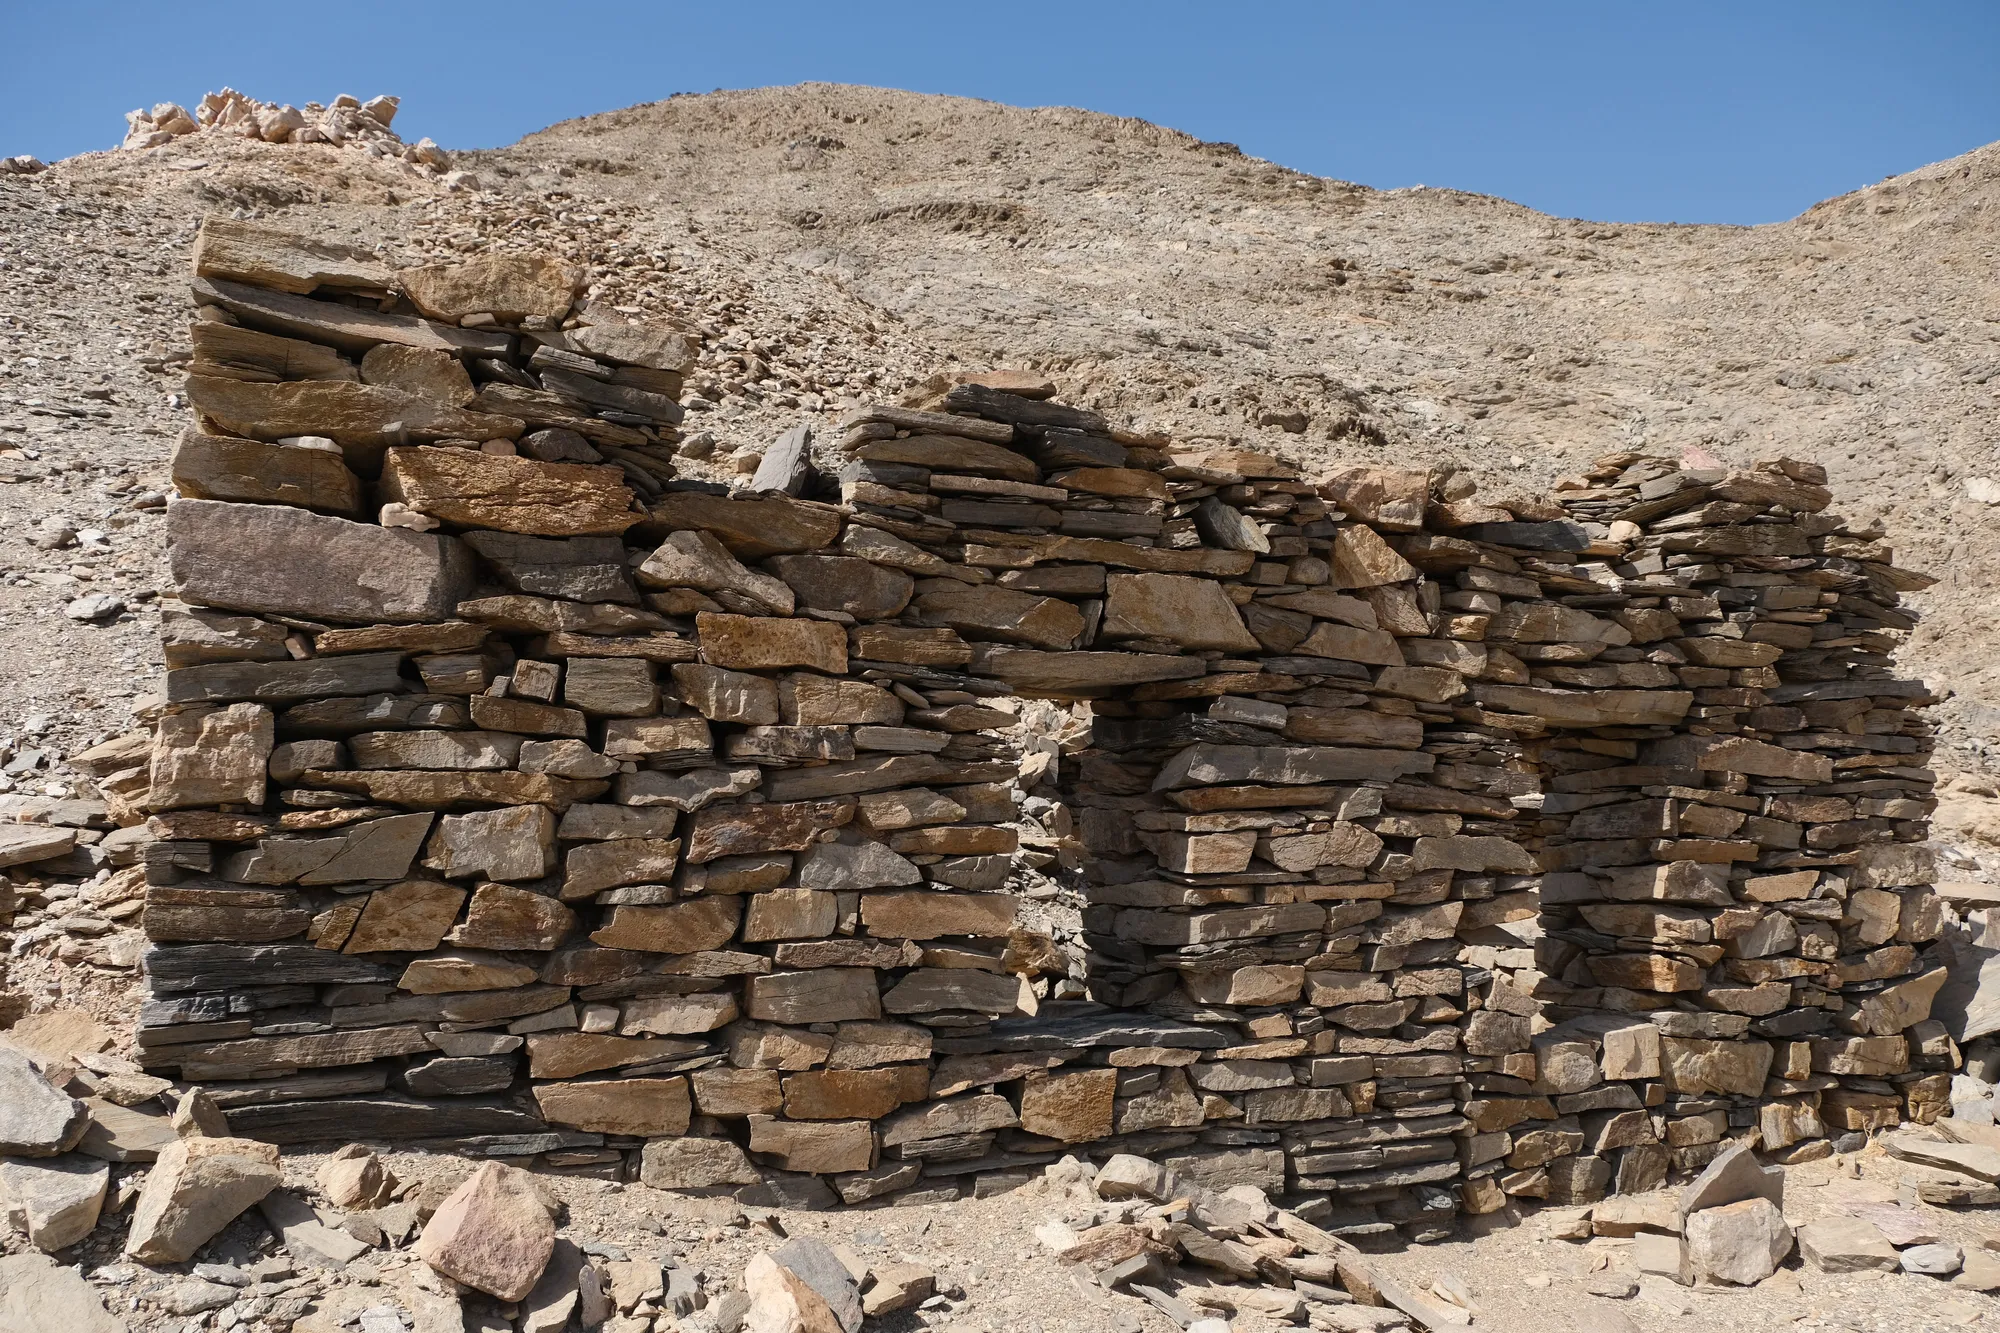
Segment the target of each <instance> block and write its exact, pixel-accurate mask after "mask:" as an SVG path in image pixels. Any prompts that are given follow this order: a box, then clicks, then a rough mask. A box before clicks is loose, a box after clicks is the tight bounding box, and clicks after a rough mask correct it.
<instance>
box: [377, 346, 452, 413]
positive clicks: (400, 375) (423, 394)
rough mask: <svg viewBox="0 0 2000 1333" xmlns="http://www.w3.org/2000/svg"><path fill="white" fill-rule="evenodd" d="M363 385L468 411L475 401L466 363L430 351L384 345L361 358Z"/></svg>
mask: <svg viewBox="0 0 2000 1333" xmlns="http://www.w3.org/2000/svg"><path fill="white" fill-rule="evenodd" d="M361 381H362V383H364V384H379V385H382V386H383V387H385V388H390V389H401V390H402V391H403V392H405V393H413V394H416V395H417V396H418V397H420V398H428V399H430V400H431V401H433V402H438V403H443V404H444V405H445V406H447V407H464V406H465V405H466V404H467V403H470V402H471V401H472V399H473V395H474V392H475V391H474V389H473V387H472V377H471V376H470V375H468V374H466V372H465V363H464V362H463V361H461V360H459V359H458V358H457V357H455V356H453V355H452V354H451V353H449V352H444V351H439V350H438V349H436V348H430V347H399V346H397V345H396V344H395V343H380V344H378V345H376V346H374V347H371V348H369V349H368V351H367V353H366V354H365V355H363V356H362V358H361Z"/></svg>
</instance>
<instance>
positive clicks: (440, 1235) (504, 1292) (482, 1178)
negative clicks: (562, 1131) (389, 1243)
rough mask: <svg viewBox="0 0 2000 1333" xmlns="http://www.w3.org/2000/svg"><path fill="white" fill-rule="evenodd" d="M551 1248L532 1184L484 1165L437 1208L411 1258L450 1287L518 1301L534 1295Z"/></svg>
mask: <svg viewBox="0 0 2000 1333" xmlns="http://www.w3.org/2000/svg"><path fill="white" fill-rule="evenodd" d="M555 1245H556V1226H555V1222H554V1220H553V1219H552V1218H550V1216H549V1210H548V1208H547V1207H546V1206H545V1205H544V1204H543V1203H542V1200H541V1196H540V1195H539V1194H537V1193H536V1191H535V1183H534V1178H533V1177H532V1176H530V1175H529V1174H528V1173H527V1172H526V1171H523V1170H521V1169H520V1168H518V1167H512V1166H502V1165H501V1164H500V1163H498V1162H488V1163H487V1164H486V1165H484V1166H482V1167H480V1168H479V1169H478V1170H477V1171H475V1172H473V1173H472V1175H471V1176H470V1177H469V1178H468V1179H467V1180H466V1182H465V1183H464V1184H463V1185H460V1186H459V1187H458V1188H457V1189H456V1190H454V1191H452V1193H451V1196H450V1197H449V1198H447V1199H446V1200H445V1201H444V1202H443V1203H442V1204H440V1205H439V1206H438V1210H437V1212H436V1213H435V1214H434V1215H433V1216H432V1217H431V1220H430V1222H429V1223H428V1224H427V1225H426V1226H425V1227H424V1234H423V1235H422V1236H421V1237H419V1238H418V1240H417V1257H418V1258H420V1259H422V1260H423V1261H424V1262H425V1263H427V1264H429V1265H430V1266H431V1267H432V1268H434V1269H436V1270H437V1271H438V1272H440V1273H442V1274H444V1275H445V1276H446V1277H448V1278H450V1279H452V1280H453V1281H454V1282H462V1283H464V1284H465V1285H466V1286H468V1287H473V1288H476V1289H478V1290H480V1291H483V1292H485V1293H486V1294H487V1295H489V1296H493V1297H496V1298H498V1299H499V1300H503V1301H518V1300H520V1299H521V1298H522V1297H524V1296H526V1295H527V1294H528V1293H529V1292H531V1291H533V1290H534V1288H535V1281H536V1279H538V1278H540V1277H541V1275H542V1270H543V1269H544V1268H546V1267H548V1263H549V1256H550V1255H551V1254H553V1253H554V1252H555Z"/></svg>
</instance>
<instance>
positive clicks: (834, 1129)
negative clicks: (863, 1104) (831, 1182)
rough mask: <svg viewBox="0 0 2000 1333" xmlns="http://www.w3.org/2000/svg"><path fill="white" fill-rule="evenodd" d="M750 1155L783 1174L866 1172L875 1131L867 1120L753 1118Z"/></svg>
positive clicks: (872, 1155) (871, 1160) (872, 1156)
mask: <svg viewBox="0 0 2000 1333" xmlns="http://www.w3.org/2000/svg"><path fill="white" fill-rule="evenodd" d="M750 1151H751V1152H753V1153H756V1154H758V1155H760V1156H764V1157H768V1158H770V1159H771V1164H772V1165H773V1166H776V1167H777V1168H779V1169H780V1170H783V1171H811V1172H815V1173H819V1174H831V1173H833V1172H837V1171H866V1170H868V1168H870V1167H872V1166H874V1165H875V1127H874V1126H873V1125H872V1124H870V1123H869V1122H868V1121H866V1120H849V1121H814V1122H808V1121H797V1120H778V1119H775V1118H773V1117H770V1116H761V1115H753V1116H751V1117H750Z"/></svg>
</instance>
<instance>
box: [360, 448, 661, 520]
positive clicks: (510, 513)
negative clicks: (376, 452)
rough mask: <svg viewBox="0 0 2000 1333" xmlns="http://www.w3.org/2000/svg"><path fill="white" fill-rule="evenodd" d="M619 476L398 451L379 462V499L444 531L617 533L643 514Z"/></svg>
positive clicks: (450, 452) (451, 452)
mask: <svg viewBox="0 0 2000 1333" xmlns="http://www.w3.org/2000/svg"><path fill="white" fill-rule="evenodd" d="M624 476H625V474H624V473H623V472H621V471H619V470H618V469H617V468H615V467H601V466H595V465H591V464H586V463H538V462H536V461H535V460H534V459H531V458H519V457H507V456H503V455H499V454H488V453H483V452H480V451H478V450H473V449H439V448H399V449H390V450H389V451H388V452H387V453H386V454H384V455H383V458H382V480H381V483H380V488H379V489H380V493H381V496H382V498H383V499H384V500H393V501H396V502H398V503H401V504H404V505H407V506H409V507H410V508H411V509H414V510H416V511H417V512H418V513H421V514H429V515H431V516H432V517H434V518H437V519H441V520H443V521H444V522H447V523H456V524H459V525H462V526H464V527H469V528H492V529H495V530H497V531H500V532H520V533H527V534H529V535H532V536H541V537H574V536H581V535H585V534H590V533H620V532H623V531H625V529H626V528H629V527H631V526H632V524H634V523H636V522H638V521H639V519H640V518H641V517H643V514H641V512H640V511H639V510H638V509H636V508H635V507H634V506H633V503H632V498H633V497H632V491H631V489H630V488H629V487H627V486H626V485H625V481H624Z"/></svg>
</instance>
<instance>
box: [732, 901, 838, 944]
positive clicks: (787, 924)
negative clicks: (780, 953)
mask: <svg viewBox="0 0 2000 1333" xmlns="http://www.w3.org/2000/svg"><path fill="white" fill-rule="evenodd" d="M749 904H750V911H749V914H748V916H747V917H746V918H745V920H744V922H743V942H744V943H746V944H762V943H767V942H769V941H772V940H810V939H823V938H825V937H826V936H828V935H831V934H832V933H833V932H834V928H835V927H836V926H837V925H838V924H839V921H840V904H839V900H838V899H836V898H835V897H834V895H833V894H831V893H822V892H819V891H817V890H813V889H772V890H771V891H770V892H768V893H756V894H751V895H750V896H749Z"/></svg>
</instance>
